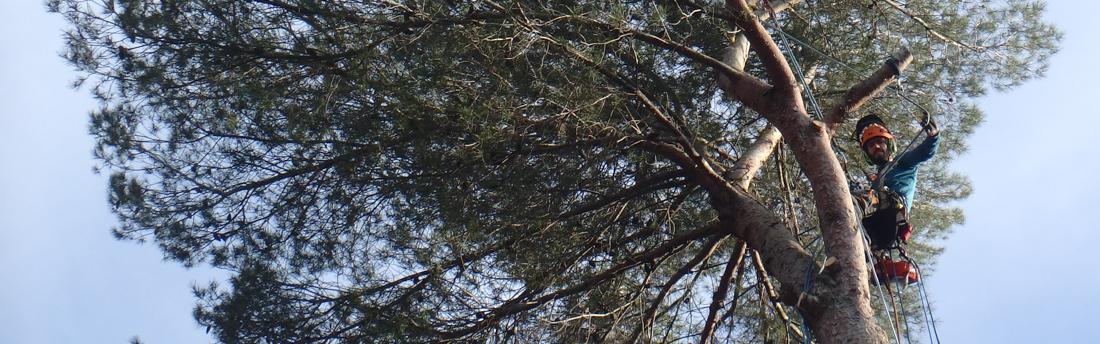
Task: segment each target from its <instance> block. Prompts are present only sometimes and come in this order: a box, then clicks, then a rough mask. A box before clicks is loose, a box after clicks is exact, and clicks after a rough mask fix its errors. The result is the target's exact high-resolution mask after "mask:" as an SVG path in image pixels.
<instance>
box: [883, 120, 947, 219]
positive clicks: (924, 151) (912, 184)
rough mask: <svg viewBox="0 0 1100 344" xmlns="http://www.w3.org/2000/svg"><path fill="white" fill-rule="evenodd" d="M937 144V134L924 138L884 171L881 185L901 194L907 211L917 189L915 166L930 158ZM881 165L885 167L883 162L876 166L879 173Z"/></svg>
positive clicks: (938, 143)
mask: <svg viewBox="0 0 1100 344" xmlns="http://www.w3.org/2000/svg"><path fill="white" fill-rule="evenodd" d="M939 146H940V136H939V135H936V136H932V137H929V138H926V139H924V142H921V143H920V144H919V145H917V147H916V148H913V149H912V150H910V151H908V152H905V153H904V154H902V155H901V156H900V157H898V162H897V164H895V165H894V168H892V169H891V170H890V171H887V172H886V177H885V178H886V179H884V180H883V182H882V183H883V185H885V186H886V187H888V188H890V190H894V192H897V193H898V195H901V197H902V201H904V202H905V212H907V213H908V212H909V208H912V207H913V195H914V194H915V193H916V191H917V166H918V165H920V163H922V162H925V161H927V160H928V159H931V158H932V156H933V155H935V154H936V148H938V147H939ZM883 167H885V164H883V165H879V166H878V168H879V172H880V173H881V172H882V168H883Z"/></svg>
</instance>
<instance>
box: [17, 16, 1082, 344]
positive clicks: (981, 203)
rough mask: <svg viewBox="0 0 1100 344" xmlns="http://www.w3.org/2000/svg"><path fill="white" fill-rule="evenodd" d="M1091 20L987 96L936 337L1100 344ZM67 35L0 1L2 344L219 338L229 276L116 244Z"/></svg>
mask: <svg viewBox="0 0 1100 344" xmlns="http://www.w3.org/2000/svg"><path fill="white" fill-rule="evenodd" d="M1096 13H1100V2H1094V1H1068V0H1059V1H1050V2H1049V3H1048V13H1047V18H1048V19H1049V20H1051V21H1053V22H1054V23H1055V24H1056V25H1057V26H1058V27H1059V28H1060V29H1061V30H1062V31H1063V32H1064V33H1065V39H1064V41H1063V43H1062V48H1061V52H1060V53H1059V54H1058V55H1056V56H1055V57H1054V58H1053V60H1052V62H1051V67H1050V70H1049V71H1048V73H1047V76H1046V78H1044V79H1041V80H1035V81H1031V82H1029V83H1027V84H1025V85H1023V86H1022V87H1019V88H1016V89H1013V90H1011V91H1009V92H1008V93H994V94H991V95H989V96H987V97H985V98H983V99H981V100H980V103H981V105H982V107H983V108H984V109H985V111H986V113H987V119H986V122H985V123H984V124H983V125H982V126H981V127H980V128H979V129H978V131H977V133H976V134H974V135H973V136H972V137H971V139H970V140H969V141H968V143H969V145H970V151H969V153H967V154H966V155H964V156H962V157H961V158H960V159H959V160H958V161H956V162H955V163H954V164H953V168H954V169H955V170H957V171H959V172H961V173H964V174H966V175H968V176H969V177H970V178H971V180H972V182H973V185H974V189H975V191H974V194H973V195H972V196H971V197H970V198H969V199H967V200H966V201H963V202H961V203H960V206H962V207H963V208H964V209H965V211H966V214H967V222H966V224H964V225H962V226H960V227H958V228H956V229H955V232H954V234H953V235H952V236H951V237H950V238H949V239H948V240H947V241H946V242H944V243H943V245H944V246H946V248H947V249H946V252H945V253H944V254H943V256H942V257H941V258H940V260H939V262H938V264H937V267H936V274H935V275H933V276H929V277H928V278H927V279H926V283H927V286H928V288H929V290H928V291H929V293H930V295H931V299H932V302H933V304H934V305H935V316H936V319H937V321H938V323H939V325H938V329H939V332H940V338H941V339H942V340H943V341H945V342H948V343H1038V342H1054V343H1098V342H1100V332H1091V331H1089V330H1091V329H1092V328H1093V327H1092V326H1095V322H1096V321H1097V320H1100V318H1098V317H1097V316H1096V315H1095V312H1096V310H1097V309H1100V288H1098V287H1097V285H1098V284H1100V269H1098V268H1097V266H1096V264H1093V263H1092V261H1093V260H1094V258H1095V256H1096V253H1094V251H1096V250H1095V247H1096V246H1097V245H1100V217H1098V216H1095V214H1096V212H1098V210H1097V209H1095V207H1094V204H1095V203H1096V202H1097V195H1098V194H1100V183H1097V182H1096V180H1095V176H1096V175H1097V172H1096V171H1097V170H1098V169H1100V153H1098V150H1097V148H1095V147H1094V146H1093V144H1092V142H1093V139H1092V138H1093V135H1094V132H1093V130H1096V129H1097V128H1100V116H1097V110H1096V105H1095V102H1093V100H1095V99H1096V97H1097V96H1100V85H1098V84H1097V82H1096V80H1095V74H1096V73H1095V69H1096V68H1095V57H1096V56H1100V45H1097V44H1095V43H1093V42H1094V41H1095V39H1096V37H1100V28H1098V27H1097V26H1096V25H1094V22H1095V14H1096ZM62 26H63V22H62V20H61V18H60V17H59V16H57V15H54V14H49V13H46V12H45V10H44V7H43V5H42V3H41V2H40V1H37V0H3V1H0V47H2V48H0V164H2V165H0V343H126V342H127V341H128V340H130V338H132V337H134V336H138V337H140V338H141V339H142V340H143V341H145V342H146V343H204V342H212V341H213V339H212V338H211V337H210V336H209V335H208V334H206V333H205V329H204V328H200V327H199V326H198V325H197V324H196V323H195V321H194V320H193V318H192V317H191V311H192V309H193V307H194V302H195V301H194V298H193V296H192V295H191V292H190V290H191V286H192V285H194V284H206V283H208V282H209V281H211V280H215V279H219V278H224V277H223V276H224V275H223V274H221V273H219V272H217V271H212V270H210V269H204V268H201V267H200V268H195V269H184V268H182V267H181V266H180V265H179V264H176V263H171V262H166V261H164V260H163V259H162V255H161V253H160V251H159V250H158V249H157V248H156V247H155V245H152V244H149V243H146V244H138V243H135V242H132V241H118V240H115V239H114V238H113V237H112V236H111V232H110V228H111V227H112V226H114V225H115V223H116V220H115V219H114V217H113V216H112V215H111V214H110V211H109V208H108V206H107V202H106V201H107V195H106V185H107V182H106V176H103V175H97V174H94V173H93V171H92V169H93V167H94V166H95V164H96V161H94V160H93V159H92V154H91V151H92V138H91V136H89V135H88V131H87V122H88V116H87V114H88V112H89V111H90V110H91V109H94V108H95V107H96V106H97V105H96V103H95V102H94V101H93V100H92V99H91V98H90V96H89V95H88V92H87V90H86V89H82V90H74V89H72V88H71V87H69V85H70V84H71V83H72V81H73V80H75V78H76V76H77V74H76V73H75V72H74V71H73V68H72V67H70V66H68V65H67V64H65V63H64V62H63V60H62V59H61V58H60V57H58V55H59V53H60V52H61V50H62V41H61V28H62ZM948 134H949V133H948Z"/></svg>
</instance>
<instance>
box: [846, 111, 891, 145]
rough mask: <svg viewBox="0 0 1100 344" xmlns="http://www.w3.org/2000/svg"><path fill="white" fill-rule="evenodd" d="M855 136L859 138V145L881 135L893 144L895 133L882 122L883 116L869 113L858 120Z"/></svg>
mask: <svg viewBox="0 0 1100 344" xmlns="http://www.w3.org/2000/svg"><path fill="white" fill-rule="evenodd" d="M855 137H856V138H857V139H859V146H860V147H863V145H865V144H867V141H870V140H871V139H873V138H876V137H881V138H884V139H886V140H887V141H889V143H890V146H891V147H892V146H893V143H894V135H893V134H891V133H890V129H886V125H884V123H883V122H882V118H879V117H878V116H876V115H867V116H863V118H860V119H859V122H856V132H855Z"/></svg>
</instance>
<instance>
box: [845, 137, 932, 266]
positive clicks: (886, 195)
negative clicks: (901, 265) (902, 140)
mask: <svg viewBox="0 0 1100 344" xmlns="http://www.w3.org/2000/svg"><path fill="white" fill-rule="evenodd" d="M924 131H925V132H926V133H927V137H926V138H925V139H924V141H923V142H921V143H920V144H919V145H917V146H916V147H915V148H913V149H912V150H909V151H907V152H904V153H903V154H901V156H899V157H897V159H894V157H893V155H894V153H895V151H896V150H897V149H896V147H897V146H896V144H895V142H894V135H893V134H892V133H890V129H887V128H886V125H885V123H883V121H882V119H881V118H879V117H878V116H875V115H867V116H864V117H863V118H860V119H859V122H857V123H856V131H855V137H856V138H858V139H859V144H860V147H862V148H863V152H864V153H865V154H866V155H867V158H868V159H869V160H871V162H873V163H874V164H875V165H876V166H878V171H877V172H876V173H875V174H874V175H872V176H871V177H870V181H871V183H872V184H873V185H874V186H873V187H872V189H871V190H870V191H868V192H867V193H866V194H865V195H862V197H861V198H862V199H863V201H864V204H863V209H864V218H863V228H865V229H866V230H867V235H868V236H870V238H871V248H872V249H874V250H886V249H891V248H896V247H898V241H899V240H900V241H901V242H908V241H909V236H910V235H911V234H912V232H913V226H912V225H910V224H909V209H910V208H912V206H913V195H914V193H915V192H916V186H917V167H918V166H919V165H920V164H921V163H922V162H925V161H928V159H931V158H932V156H933V155H934V154H935V153H936V148H937V147H938V146H939V142H940V140H939V135H938V134H939V130H938V128H937V127H936V123H935V122H934V121H932V120H931V118H929V120H927V121H926V122H925V125H924ZM880 178H881V180H880Z"/></svg>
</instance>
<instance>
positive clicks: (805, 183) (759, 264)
mask: <svg viewBox="0 0 1100 344" xmlns="http://www.w3.org/2000/svg"><path fill="white" fill-rule="evenodd" d="M731 3H733V1H731ZM49 6H50V8H51V9H52V10H53V11H55V12H58V13H60V14H62V15H63V16H64V17H65V18H66V19H67V20H68V21H69V23H70V25H71V28H70V30H69V31H68V32H67V34H66V37H67V43H68V47H67V51H66V53H65V57H66V58H67V59H68V60H69V61H70V62H71V63H72V64H73V65H74V66H76V67H77V68H78V69H79V70H80V71H81V72H82V73H84V78H83V79H82V80H80V82H79V84H84V85H87V87H88V88H90V89H91V90H92V91H93V92H94V94H95V95H96V96H97V97H98V99H99V100H100V101H101V105H102V107H101V108H100V109H98V110H96V111H94V112H93V113H92V114H91V122H90V128H91V132H92V135H94V137H95V138H96V140H97V146H96V150H95V154H96V156H97V157H98V158H99V159H100V160H101V161H102V166H100V167H101V168H102V169H103V170H105V171H107V172H108V173H110V174H111V178H110V185H109V189H110V201H111V204H112V206H113V210H114V212H115V213H116V214H117V216H118V218H119V220H120V223H119V226H118V227H117V228H116V229H115V233H116V235H117V236H118V237H120V238H125V239H134V240H139V241H145V240H149V241H152V242H154V243H156V244H157V245H159V247H160V248H161V249H162V250H163V251H164V253H165V255H166V256H167V257H168V258H170V259H172V260H175V261H179V262H182V263H183V264H186V265H193V264H211V265H213V266H215V267H218V268H222V269H225V270H229V271H232V272H233V276H232V278H231V279H230V280H229V283H228V284H227V285H219V284H211V285H209V286H204V287H201V288H197V289H196V295H197V297H198V299H199V305H198V306H197V308H196V310H195V317H196V318H197V320H198V321H199V323H201V324H203V325H206V326H208V327H209V328H211V329H213V331H214V333H215V334H216V335H217V337H218V339H219V340H221V341H223V342H227V343H236V342H261V341H267V342H426V341H437V340H455V341H459V342H582V341H596V342H605V341H606V342H638V341H641V342H647V343H648V342H653V343H656V342H676V341H704V340H709V338H711V337H717V338H731V339H730V341H734V342H761V341H773V340H778V339H776V338H782V337H783V336H784V335H789V334H788V333H791V332H794V331H795V330H793V329H792V328H796V327H797V326H793V325H791V324H790V321H795V322H797V321H800V320H799V319H798V316H797V315H795V314H790V313H791V312H792V308H789V307H786V306H782V305H780V300H782V301H785V302H788V304H789V299H790V298H789V297H787V296H790V295H795V296H797V292H809V291H807V290H801V289H799V288H800V286H799V285H795V284H797V283H790V282H791V281H793V280H798V281H800V280H801V278H800V276H803V275H805V274H806V272H805V271H806V270H807V269H808V268H809V267H812V268H814V269H817V268H818V267H819V266H820V261H821V259H822V258H824V257H825V256H832V255H833V252H831V250H834V248H831V247H825V248H823V243H830V242H832V241H833V240H839V239H835V238H831V237H828V236H826V237H825V238H822V230H820V228H821V227H822V225H820V224H819V222H820V221H821V219H823V218H828V215H827V214H825V215H823V214H819V212H818V210H819V208H820V207H821V206H822V205H821V204H819V200H820V198H815V197H817V196H815V194H814V192H817V191H818V189H817V188H818V187H817V186H816V184H815V187H814V189H811V188H810V186H811V182H812V181H811V179H813V178H812V176H808V174H812V173H816V170H815V169H812V168H811V167H810V166H806V164H805V163H804V160H802V159H804V158H803V157H802V156H801V155H799V154H804V153H801V152H802V151H800V150H798V149H794V150H792V149H791V147H792V145H796V146H797V145H798V142H797V141H795V142H789V140H792V138H790V137H785V139H786V140H788V143H787V144H785V145H780V146H779V147H775V146H766V147H765V148H766V149H765V151H766V153H765V155H763V156H762V157H761V156H757V157H756V158H754V159H757V160H758V162H762V164H761V166H756V167H753V168H746V167H745V166H742V165H739V164H744V163H746V157H747V156H749V155H750V152H751V148H752V147H753V145H754V143H756V142H760V138H761V137H763V136H765V133H766V132H768V131H769V130H773V129H768V128H769V126H770V125H777V123H773V122H775V121H774V117H770V115H766V114H763V112H766V111H761V110H760V108H761V106H757V104H755V103H753V102H752V101H751V100H748V99H745V98H739V97H738V95H737V92H747V91H745V90H752V88H751V87H747V86H744V85H745V84H735V86H736V87H735V88H734V91H728V90H727V91H726V92H723V90H722V89H720V85H719V82H718V81H717V76H718V75H740V74H730V73H734V71H730V70H728V69H729V68H730V67H729V66H728V65H727V64H726V63H723V61H724V60H723V58H722V55H723V52H724V51H725V50H726V49H727V47H729V46H730V45H731V41H732V40H734V39H735V37H737V36H738V35H745V34H749V35H750V38H752V37H756V38H755V39H757V40H762V39H765V38H762V37H759V36H752V33H753V30H752V29H751V28H749V27H746V26H744V25H743V24H737V23H744V22H745V21H746V19H744V18H745V15H746V11H737V10H735V9H736V8H737V7H736V6H734V5H731V4H727V3H726V2H715V1H685V0H670V1H627V2H604V1H584V0H579V1H561V2H542V1H517V2H502V3H498V2H493V1H471V2H451V1H401V0H393V1H390V0H386V1H377V2H353V1H317V0H248V1H244V0H190V1H176V0H161V1H141V0H96V1H88V0H52V1H49ZM752 6H755V7H753V8H752V10H754V11H755V12H756V15H757V17H758V18H761V19H763V18H764V17H773V16H774V20H773V19H767V20H760V21H759V22H760V23H763V24H764V25H765V26H766V27H767V29H768V31H769V32H770V33H771V34H773V35H776V36H775V37H776V38H775V39H776V40H781V39H780V37H779V36H778V34H779V29H781V30H782V31H783V32H785V35H786V37H787V38H789V41H790V43H791V48H792V49H791V50H792V51H790V52H789V54H788V55H789V57H787V58H791V57H793V58H794V60H797V61H798V62H799V63H800V66H801V67H802V68H801V69H800V70H797V71H798V72H804V73H805V76H806V79H808V80H807V82H808V85H809V87H808V89H807V90H805V91H807V92H806V93H799V94H798V95H797V96H798V97H799V99H801V98H800V97H802V95H809V94H811V93H812V94H813V95H815V96H816V99H817V100H818V102H819V103H821V104H822V106H823V107H826V108H828V107H836V106H839V105H838V104H843V103H844V101H845V99H844V95H845V92H846V90H848V89H849V87H851V86H852V85H854V84H857V83H859V82H860V81H861V80H865V79H867V78H868V77H869V76H871V74H872V72H875V70H876V69H878V68H880V66H881V65H882V63H883V61H884V60H885V59H886V58H887V57H888V56H889V54H890V53H892V52H894V51H896V50H898V49H899V48H903V47H904V48H908V50H909V51H911V52H912V55H913V62H912V64H910V65H909V66H908V68H907V69H906V70H905V72H904V73H903V77H902V79H903V82H902V84H901V86H900V87H899V86H891V87H890V88H887V89H886V90H885V91H883V92H880V93H877V94H875V95H874V98H873V99H870V101H869V102H868V104H867V105H865V106H864V107H863V108H862V109H859V110H857V113H859V114H862V113H878V114H880V115H882V116H884V117H885V118H887V119H888V121H890V122H891V123H892V124H893V126H894V127H893V129H894V130H895V132H898V136H899V138H905V139H908V138H910V137H914V135H916V133H917V132H918V130H919V124H918V123H917V121H916V120H914V119H913V115H914V114H916V113H919V111H918V110H917V108H916V107H915V106H914V104H911V103H910V102H908V101H906V100H904V99H903V97H909V98H911V99H913V101H914V102H916V103H918V104H922V106H925V107H929V108H933V109H934V110H937V111H936V112H937V115H936V117H935V119H936V120H937V121H939V122H940V123H941V127H942V128H943V129H942V131H943V132H944V136H945V141H946V142H945V144H944V145H943V147H944V151H942V152H940V154H939V155H938V156H937V158H936V159H935V160H934V161H933V162H931V165H930V166H929V167H925V168H924V169H923V170H922V173H923V174H922V176H921V179H920V185H919V187H918V190H919V191H918V199H917V200H916V202H915V205H914V220H915V222H916V223H917V237H916V240H915V243H914V244H912V248H911V251H913V252H914V253H915V254H917V255H920V256H921V257H923V259H925V260H927V261H930V260H932V259H934V257H935V255H936V254H937V253H938V252H939V251H940V250H941V248H940V247H939V246H938V245H937V240H939V239H942V238H944V237H945V236H946V235H947V232H948V231H949V229H950V228H951V227H952V226H953V225H956V224H959V223H961V222H962V220H963V215H962V214H963V212H962V210H961V209H958V208H955V207H954V206H953V203H952V202H953V201H955V200H958V199H961V198H964V197H966V196H967V195H968V194H969V193H970V186H969V183H968V182H967V180H966V178H965V177H964V176H961V175H958V174H957V173H954V172H951V171H950V170H949V168H948V163H949V162H950V161H951V160H952V159H953V158H955V157H957V156H958V154H961V153H962V152H964V151H965V149H966V145H965V140H966V138H967V137H968V135H969V134H970V133H972V132H973V130H974V128H975V127H976V126H977V125H978V124H979V123H980V122H981V118H982V113H981V111H980V109H979V108H978V107H977V106H976V105H975V103H974V99H975V98H976V97H979V96H981V95H983V94H984V93H985V92H987V91H988V90H989V89H1006V88H1010V87H1013V86H1016V85H1019V84H1021V83H1022V82H1025V81H1027V80H1029V79H1031V78H1035V77H1038V76H1041V75H1042V73H1043V71H1044V70H1045V69H1046V66H1047V63H1048V58H1049V56H1050V55H1051V54H1052V53H1053V52H1054V51H1055V50H1056V47H1057V42H1058V40H1059V33H1058V32H1057V31H1056V30H1055V29H1054V28H1053V27H1052V26H1051V25H1050V24H1048V23H1046V22H1044V21H1043V20H1042V18H1041V15H1042V13H1043V5H1042V3H1041V2H1037V1H1023V0H1007V1H947V0H923V1H908V2H899V1H895V0H878V1H867V0H841V1H817V0H806V1H776V2H774V3H773V4H771V5H769V6H764V5H763V4H755V3H754V4H753V5H752ZM770 8H775V9H777V10H780V11H781V12H779V13H773V12H771V11H769V9H770ZM775 24H778V27H777V26H775ZM753 43H754V49H758V48H759V46H760V45H759V44H756V41H754V42H753ZM774 60H776V58H775V57H774V56H773V57H768V56H762V55H759V54H757V55H754V56H752V57H751V58H750V59H749V60H748V64H747V65H746V66H745V67H744V70H743V74H744V75H748V76H755V77H757V78H760V79H761V80H762V81H765V82H771V83H775V82H776V81H778V79H777V78H776V76H777V75H778V74H775V72H774V71H773V70H771V69H770V68H773V67H772V66H775V65H776V64H775V63H773V62H775V61H774ZM779 60H783V56H780V57H779ZM725 61H728V59H727V60H725ZM784 63H785V61H784ZM737 85H740V86H737ZM761 85H765V84H761ZM750 86H751V85H750ZM762 87H763V86H762ZM765 90H766V89H765ZM773 90H774V89H773ZM731 92H732V93H731ZM777 92H778V91H777ZM796 93H798V92H797V91H796ZM764 107H765V108H766V106H764ZM807 111H808V112H810V113H808V115H810V116H815V115H816V116H823V115H825V114H814V113H813V112H814V111H813V109H812V107H811V108H810V109H807ZM814 118H818V119H820V118H821V117H814ZM849 122H850V121H849ZM781 129H782V128H781ZM848 132H851V129H850V123H848V122H845V124H841V126H840V128H839V129H837V131H836V132H835V133H836V134H835V135H834V137H835V140H833V141H834V142H836V143H837V144H838V147H837V149H838V150H839V152H840V154H841V157H842V158H844V159H843V160H844V161H845V164H844V166H845V169H846V170H847V173H848V174H849V175H850V176H855V177H861V176H862V175H863V174H864V173H865V172H864V171H866V172H870V171H871V170H870V167H869V165H868V164H867V163H866V162H864V161H863V158H862V153H861V152H860V151H859V149H858V147H856V145H855V144H854V143H852V142H851V140H848V139H847V138H848V136H847V134H846V133H848ZM786 134H788V133H787V132H784V135H786ZM776 137H778V136H776ZM900 143H901V144H902V145H904V144H905V143H908V142H907V141H902V142H900ZM773 147H775V148H773ZM772 151H774V152H775V153H774V154H771V153H770V152H772ZM768 154H771V155H770V156H769V155H768ZM687 165H692V166H696V167H698V169H693V168H687V167H685V166H687ZM739 168H741V169H740V170H739ZM700 171H702V172H700ZM707 171H711V172H713V173H714V174H715V175H719V176H722V177H723V178H725V179H726V181H728V182H729V183H732V184H733V185H745V186H748V187H747V188H745V189H742V188H739V187H734V188H729V189H728V191H723V192H724V193H723V192H718V191H715V190H719V189H720V188H722V187H723V186H721V185H718V186H716V185H715V183H718V182H716V181H715V179H713V178H711V179H707V178H706V177H705V176H702V174H701V173H705V172H707ZM739 171H740V172H749V173H748V174H747V175H739V174H738V173H739ZM811 172H812V173H811ZM750 182H751V185H750ZM844 187H845V188H847V186H846V185H845V186H844ZM722 190H726V189H722ZM846 206H847V205H846ZM849 207H850V206H849ZM726 209H728V210H726ZM750 210H752V211H756V210H760V211H761V212H759V213H758V214H760V215H759V216H748V215H747V214H749V213H748V212H749V211H750ZM753 214H757V213H753ZM779 231H781V232H785V233H786V234H777V233H776V232H779ZM776 238H786V239H783V240H779V239H776ZM784 240H785V241H784ZM746 243H747V246H748V247H747V248H746V245H745V244H746ZM777 245H778V246H784V247H783V248H782V250H786V251H789V252H795V253H791V254H792V255H788V256H780V255H776V254H773V253H774V252H778V251H780V250H781V249H780V248H777V247H778V246H777ZM826 246H827V245H826ZM786 251H785V252H786ZM822 251H825V253H822ZM783 257H794V258H783ZM798 257H801V258H799V259H802V261H801V263H798V264H797V265H792V264H793V263H789V262H792V261H795V260H797V259H795V258H798ZM806 258H809V259H808V260H809V261H805V260H807V259H806ZM926 265H927V264H926ZM785 276H790V277H785ZM776 282H778V283H776ZM859 283H865V281H859ZM792 291H793V292H796V293H794V294H791V292H792ZM780 294H783V295H780ZM823 297H824V296H823ZM825 298H827V297H825ZM823 304H824V303H823ZM789 305H790V306H796V305H793V304H789ZM798 306H799V307H801V306H800V305H798ZM784 309H786V310H784ZM821 309H825V310H817V311H814V312H809V313H815V312H818V311H820V312H827V311H828V309H830V308H829V307H824V306H823V307H822V308H821ZM811 316H812V315H811ZM787 319H790V321H787ZM913 321H914V323H919V319H914V320H913Z"/></svg>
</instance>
